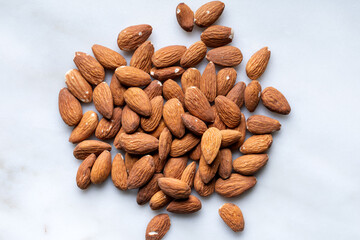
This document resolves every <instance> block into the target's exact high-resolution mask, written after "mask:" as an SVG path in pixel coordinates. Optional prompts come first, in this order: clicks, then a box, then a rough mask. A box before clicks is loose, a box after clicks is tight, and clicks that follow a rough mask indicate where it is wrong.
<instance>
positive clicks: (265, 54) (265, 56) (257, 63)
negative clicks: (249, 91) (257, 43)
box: [246, 47, 271, 80]
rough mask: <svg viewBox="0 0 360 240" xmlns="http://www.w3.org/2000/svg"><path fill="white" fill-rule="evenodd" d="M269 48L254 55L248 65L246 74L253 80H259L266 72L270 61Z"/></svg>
mask: <svg viewBox="0 0 360 240" xmlns="http://www.w3.org/2000/svg"><path fill="white" fill-rule="evenodd" d="M270 53H271V52H270V51H269V50H268V47H264V48H262V49H260V50H259V51H257V52H256V53H254V54H253V55H252V56H251V58H250V59H249V61H248V62H247V64H246V74H247V76H248V77H249V78H250V79H252V80H257V79H258V78H259V77H260V76H261V75H262V74H263V73H264V72H265V70H266V67H267V65H268V62H269V59H270Z"/></svg>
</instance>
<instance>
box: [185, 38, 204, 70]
mask: <svg viewBox="0 0 360 240" xmlns="http://www.w3.org/2000/svg"><path fill="white" fill-rule="evenodd" d="M206 51H207V48H206V45H205V44H204V43H203V42H202V41H198V42H196V43H194V44H192V45H191V46H190V47H189V48H188V49H187V50H186V52H185V53H184V55H183V56H182V57H181V60H180V65H181V66H183V67H195V66H196V65H198V64H199V63H200V62H201V61H202V60H203V59H204V57H205V55H206Z"/></svg>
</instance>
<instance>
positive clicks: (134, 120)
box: [121, 105, 140, 133]
mask: <svg viewBox="0 0 360 240" xmlns="http://www.w3.org/2000/svg"><path fill="white" fill-rule="evenodd" d="M121 124H122V127H123V129H124V131H125V132H126V133H133V132H135V131H136V129H138V127H139V125H140V117H139V115H138V114H137V113H136V112H134V111H133V110H131V109H130V108H129V106H128V105H126V106H125V107H124V108H123V112H122V116H121Z"/></svg>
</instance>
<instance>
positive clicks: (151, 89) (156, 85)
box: [144, 80, 163, 100]
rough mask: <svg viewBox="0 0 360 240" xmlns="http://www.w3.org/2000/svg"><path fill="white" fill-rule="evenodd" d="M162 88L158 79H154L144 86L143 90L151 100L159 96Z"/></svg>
mask: <svg viewBox="0 0 360 240" xmlns="http://www.w3.org/2000/svg"><path fill="white" fill-rule="evenodd" d="M162 89H163V86H162V83H161V82H160V81H158V80H154V81H152V82H151V83H150V84H149V85H148V86H147V87H146V88H144V92H145V93H146V94H147V95H148V96H149V99H150V100H151V99H153V98H154V97H156V96H161V95H162Z"/></svg>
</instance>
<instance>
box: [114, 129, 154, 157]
mask: <svg viewBox="0 0 360 240" xmlns="http://www.w3.org/2000/svg"><path fill="white" fill-rule="evenodd" d="M119 141H120V145H121V146H122V148H123V149H124V150H125V151H126V152H128V153H131V154H139V155H143V154H147V153H150V152H152V151H155V150H157V149H158V147H159V140H158V139H157V138H155V137H153V136H151V135H149V134H146V133H140V132H136V133H133V134H126V133H123V134H121V135H120V138H119ZM114 144H115V143H114Z"/></svg>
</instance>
